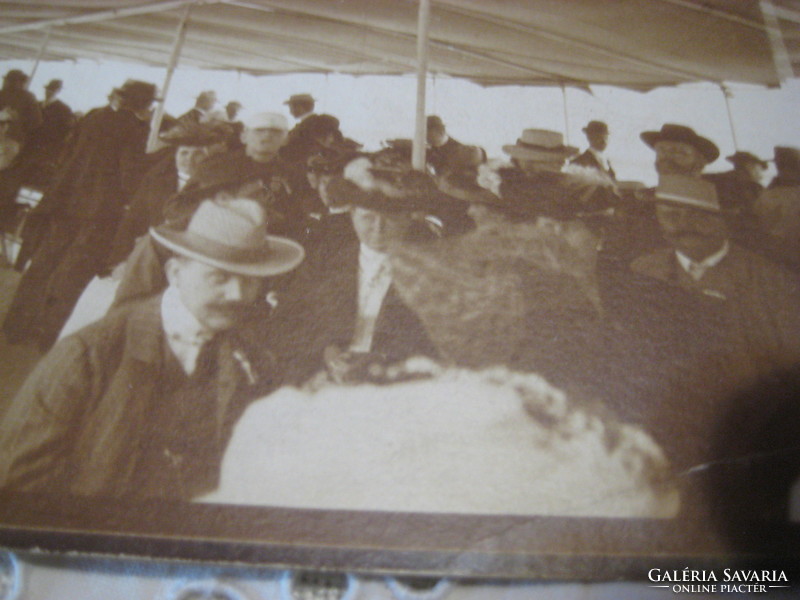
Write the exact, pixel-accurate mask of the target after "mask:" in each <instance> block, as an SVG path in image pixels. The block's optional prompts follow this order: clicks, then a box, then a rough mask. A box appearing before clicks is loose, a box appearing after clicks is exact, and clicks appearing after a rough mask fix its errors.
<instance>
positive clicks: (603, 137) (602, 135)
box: [570, 121, 616, 181]
mask: <svg viewBox="0 0 800 600" xmlns="http://www.w3.org/2000/svg"><path fill="white" fill-rule="evenodd" d="M583 133H584V134H586V139H587V140H588V141H589V147H588V148H587V149H586V151H585V152H584V153H583V154H579V155H578V156H576V157H575V158H573V159H572V160H570V164H571V165H577V166H579V167H586V168H588V169H595V170H597V171H599V172H600V173H603V174H605V175H607V176H608V178H609V179H611V181H616V175H615V174H614V169H613V168H612V167H611V163H609V162H608V157H606V154H605V152H606V148H607V147H608V125H606V124H605V123H604V122H603V121H589V123H588V124H587V125H586V127H584V128H583Z"/></svg>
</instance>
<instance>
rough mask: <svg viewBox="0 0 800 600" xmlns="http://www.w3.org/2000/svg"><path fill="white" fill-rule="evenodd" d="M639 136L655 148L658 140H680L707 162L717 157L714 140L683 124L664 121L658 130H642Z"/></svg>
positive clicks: (717, 149)
mask: <svg viewBox="0 0 800 600" xmlns="http://www.w3.org/2000/svg"><path fill="white" fill-rule="evenodd" d="M639 137H640V138H642V141H643V142H644V143H645V144H647V145H648V146H650V147H651V148H655V145H656V144H657V143H658V142H682V143H684V144H689V145H690V146H692V147H693V148H695V149H696V150H697V151H698V152H699V153H700V154H702V155H703V157H705V159H706V161H708V162H709V163H712V162H714V161H715V160H717V158H719V148H717V145H716V144H715V143H714V142H712V141H711V140H709V139H707V138H704V137H703V136H700V135H697V133H695V130H694V129H692V128H691V127H686V126H685V125H676V124H675V123H664V125H662V126H661V130H660V131H643V132H642V133H641V134H639Z"/></svg>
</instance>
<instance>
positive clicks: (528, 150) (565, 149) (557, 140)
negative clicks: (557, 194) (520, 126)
mask: <svg viewBox="0 0 800 600" xmlns="http://www.w3.org/2000/svg"><path fill="white" fill-rule="evenodd" d="M503 152H505V153H506V154H508V155H509V156H511V157H512V158H519V159H522V160H553V159H554V158H555V159H557V158H563V159H567V158H569V157H570V156H574V155H575V154H577V153H578V149H577V148H575V147H574V146H566V145H564V136H563V135H562V134H561V133H559V132H558V131H550V130H548V129H524V130H523V131H522V135H521V136H520V137H519V139H517V143H516V144H514V145H506V146H503Z"/></svg>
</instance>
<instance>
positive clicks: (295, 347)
mask: <svg viewBox="0 0 800 600" xmlns="http://www.w3.org/2000/svg"><path fill="white" fill-rule="evenodd" d="M340 242H341V243H340V244H339V245H338V247H330V249H329V252H327V253H326V254H322V253H318V254H317V256H316V257H313V256H312V257H310V260H307V262H305V263H304V264H303V265H302V266H301V267H300V268H299V269H298V271H297V272H296V274H295V275H294V276H293V277H292V278H291V280H290V281H289V283H288V284H287V285H286V287H285V289H284V290H282V291H281V292H282V293H281V292H279V293H278V305H277V307H276V309H275V311H274V312H273V314H272V316H271V323H272V325H271V327H270V328H269V330H270V336H271V339H273V341H272V342H271V343H270V346H271V347H274V348H275V350H276V354H277V356H278V360H279V362H280V364H281V369H282V372H283V374H284V377H285V379H286V381H287V382H289V383H301V382H303V381H304V380H306V379H307V378H308V377H310V376H311V375H313V374H314V373H316V372H317V371H319V370H321V369H322V368H323V367H324V362H323V353H324V350H325V348H326V347H327V346H331V345H335V346H338V347H339V348H340V349H343V350H344V349H347V348H348V346H349V345H350V343H351V342H352V339H353V334H354V332H355V324H356V316H357V310H358V299H357V298H358V255H359V243H358V240H357V238H356V237H355V235H353V237H352V238H349V239H347V238H341V239H340ZM315 258H316V260H315ZM372 351H374V352H377V353H381V354H383V355H384V356H385V359H386V362H388V363H391V362H396V361H400V360H404V359H406V358H409V357H410V356H415V355H424V356H438V352H437V351H436V349H435V347H434V346H433V344H432V342H431V341H430V338H429V337H428V334H427V332H426V330H425V328H424V327H423V325H422V323H421V322H420V320H419V318H418V317H417V315H416V314H415V313H414V312H413V311H412V310H411V309H410V308H409V307H408V306H406V304H404V303H403V301H402V300H401V298H400V296H399V295H398V293H397V291H396V290H395V288H394V286H393V285H391V286H390V287H389V291H388V292H387V293H386V297H385V298H384V300H383V304H382V305H381V309H380V312H379V314H378V318H377V321H376V324H375V333H374V336H373V341H372Z"/></svg>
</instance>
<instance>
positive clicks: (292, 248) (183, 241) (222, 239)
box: [150, 198, 305, 277]
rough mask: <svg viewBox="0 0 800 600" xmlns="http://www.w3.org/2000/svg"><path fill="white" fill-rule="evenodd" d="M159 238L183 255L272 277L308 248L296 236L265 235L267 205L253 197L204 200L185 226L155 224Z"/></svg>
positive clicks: (241, 272) (154, 233)
mask: <svg viewBox="0 0 800 600" xmlns="http://www.w3.org/2000/svg"><path fill="white" fill-rule="evenodd" d="M150 235H152V236H153V239H155V240H156V241H157V242H158V243H159V244H161V245H162V246H164V247H165V248H167V249H168V250H171V251H172V252H175V253H177V254H179V255H181V256H186V257H188V258H191V259H194V260H197V261H199V262H202V263H204V264H207V265H210V266H212V267H216V268H218V269H222V270H224V271H228V272H230V273H236V274H238V275H245V276H249V277H269V276H272V275H280V274H281V273H286V272H288V271H291V270H292V269H294V268H295V267H296V266H297V265H299V264H300V263H301V262H302V261H303V257H304V256H305V252H304V250H303V247H302V246H301V245H300V244H298V243H297V242H295V241H293V240H290V239H287V238H283V237H278V236H274V235H267V224H266V218H265V215H264V209H263V208H262V207H261V205H259V204H258V202H256V201H255V200H249V199H245V198H237V199H233V200H219V201H215V200H206V201H204V202H203V203H201V204H200V206H199V207H198V208H197V211H195V213H194V215H192V218H191V220H190V221H189V226H188V227H187V228H186V230H185V231H181V230H177V229H174V228H172V227H170V226H168V225H160V226H159V227H151V228H150Z"/></svg>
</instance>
